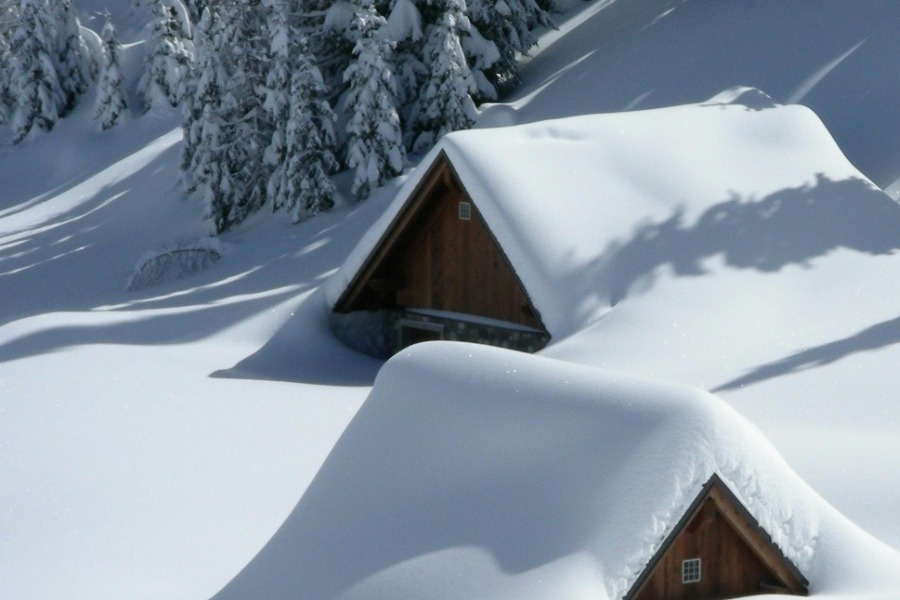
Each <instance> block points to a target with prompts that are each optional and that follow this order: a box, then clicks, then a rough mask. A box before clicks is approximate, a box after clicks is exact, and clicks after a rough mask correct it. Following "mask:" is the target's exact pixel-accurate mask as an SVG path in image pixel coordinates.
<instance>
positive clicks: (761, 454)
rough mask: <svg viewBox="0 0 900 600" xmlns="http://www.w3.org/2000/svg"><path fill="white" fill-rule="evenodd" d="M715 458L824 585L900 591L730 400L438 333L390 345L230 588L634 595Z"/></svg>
mask: <svg viewBox="0 0 900 600" xmlns="http://www.w3.org/2000/svg"><path fill="white" fill-rule="evenodd" d="M713 472H717V473H719V474H720V476H722V477H723V479H724V480H725V481H726V482H728V484H729V485H730V486H731V487H732V488H733V489H734V491H735V492H736V493H737V494H738V496H739V497H740V498H741V499H742V502H743V503H744V504H745V505H746V506H747V507H748V510H750V511H751V512H752V513H753V515H754V516H755V517H756V518H757V520H758V521H759V523H760V524H761V525H762V526H763V527H764V528H765V529H766V530H767V531H769V532H770V534H771V535H772V538H773V540H774V541H775V542H776V543H777V544H778V545H779V546H780V547H781V548H782V550H783V552H784V553H785V555H786V556H788V557H789V558H790V559H791V560H792V561H793V562H794V563H795V564H796V565H797V566H798V567H799V568H800V569H801V570H802V571H803V573H804V574H805V575H806V576H807V578H808V579H809V580H810V582H811V588H810V591H811V593H812V594H830V595H831V597H848V596H846V594H847V592H850V591H852V592H853V596H854V597H879V596H882V597H885V598H886V597H890V596H896V595H897V593H900V579H898V578H897V576H896V574H895V573H896V570H897V569H898V567H900V554H898V553H896V552H895V551H893V550H891V549H889V548H888V547H887V546H885V545H884V544H882V543H880V542H878V541H876V540H875V539H874V538H872V537H870V536H868V535H867V534H865V533H863V532H862V531H861V530H859V529H858V528H857V527H855V526H854V525H852V524H851V523H850V522H849V521H847V520H846V519H845V518H844V517H842V516H841V515H840V514H839V513H837V511H835V510H834V509H833V508H831V507H830V506H829V505H827V504H826V503H824V502H823V501H822V500H821V499H820V498H819V497H817V496H816V495H815V493H813V492H812V491H811V490H810V489H809V488H808V487H807V486H806V485H805V484H804V483H803V482H802V481H801V480H800V479H799V478H798V477H797V476H796V475H795V474H794V473H793V472H791V471H790V469H789V468H788V467H787V465H786V463H785V462H784V461H783V459H782V458H781V457H780V456H779V455H778V453H777V452H776V451H775V449H774V448H773V447H772V446H771V445H770V444H769V443H768V441H767V440H766V439H765V438H764V437H763V436H762V434H761V433H760V432H759V431H758V430H757V429H755V428H754V427H753V426H751V425H750V424H749V423H748V422H747V421H745V420H744V419H742V418H741V417H739V416H738V415H737V413H736V412H734V411H733V410H732V409H730V408H729V407H728V406H727V405H726V404H725V403H723V402H722V401H721V400H719V399H718V398H716V397H714V396H712V395H709V394H705V393H702V392H699V391H697V390H695V389H691V388H682V387H680V386H670V385H663V384H660V383H656V382H651V381H647V380H642V379H638V378H633V377H627V376H623V375H621V374H619V373H616V372H612V371H605V370H597V369H592V368H585V367H577V366H574V365H571V364H568V363H564V362H559V361H555V360H550V359H547V358H542V357H539V356H530V355H526V354H522V353H518V352H513V351H509V350H500V349H496V348H488V347H484V346H476V345H471V344H464V343H450V342H432V343H425V344H420V345H417V346H413V347H412V348H410V349H408V350H406V351H404V352H402V353H401V354H399V355H397V356H395V357H394V358H392V359H391V360H390V361H388V363H387V364H386V365H385V366H384V368H383V369H382V370H381V372H380V373H379V375H378V378H377V380H376V382H375V386H374V388H373V390H372V394H371V395H370V396H369V398H368V399H367V401H366V404H365V405H364V406H363V408H362V409H361V410H360V412H359V413H358V414H357V416H356V418H355V419H354V420H353V422H352V423H351V424H350V426H349V427H348V428H347V430H346V431H345V432H344V435H343V436H342V437H341V439H340V441H339V442H338V444H337V446H336V447H335V449H334V450H333V451H332V453H331V454H330V455H329V457H328V460H327V461H326V462H325V464H324V465H323V466H322V469H321V470H320V471H319V473H318V475H317V476H316V479H315V480H314V481H313V483H312V484H311V485H310V487H309V489H308V490H307V492H306V494H305V495H304V497H303V499H302V500H301V501H300V503H299V504H298V505H297V508H296V509H295V510H294V512H293V513H292V514H291V516H290V517H289V518H288V520H287V521H286V523H285V524H284V526H283V527H282V528H281V530H280V531H279V532H278V534H277V535H276V536H275V537H274V538H273V539H272V541H271V542H270V543H269V544H268V545H267V546H266V548H265V550H264V551H263V552H262V553H260V555H258V556H257V557H256V558H255V559H254V561H253V562H252V563H250V565H249V566H248V567H247V569H245V570H244V572H243V573H241V575H239V576H238V577H237V578H236V579H235V581H233V582H232V583H231V584H230V585H229V586H228V587H226V588H225V590H224V591H223V592H222V593H220V594H218V595H217V596H216V599H217V600H231V599H241V598H253V597H265V598H269V599H272V600H282V599H284V600H287V599H289V598H306V599H309V600H320V599H330V598H341V599H356V598H395V599H398V600H405V599H410V600H412V599H415V598H422V597H429V598H438V599H442V600H443V599H459V600H462V599H465V598H477V597H484V598H497V599H507V598H508V599H514V598H518V599H523V600H532V599H533V600H538V599H541V598H548V597H552V598H566V599H568V598H572V599H575V598H580V599H583V598H591V599H598V600H599V599H603V598H619V597H621V594H622V593H624V592H625V591H627V590H628V589H629V588H630V586H631V585H632V584H633V583H634V581H635V579H636V577H637V575H639V573H640V571H641V570H642V568H643V566H644V565H645V564H646V563H647V562H648V561H649V559H650V558H651V557H652V556H653V553H654V552H655V550H656V548H658V547H659V544H660V543H661V541H662V540H663V539H665V537H666V535H667V534H668V532H669V531H670V530H671V528H672V527H673V526H674V525H675V523H676V522H677V521H678V519H679V518H680V517H681V516H682V514H683V513H684V510H685V509H686V507H687V506H688V505H689V504H690V503H691V501H692V500H693V499H694V498H695V497H696V495H697V493H698V492H699V490H700V488H701V487H702V485H703V484H704V483H705V482H706V480H707V479H708V478H709V476H710V475H711V474H712V473H713Z"/></svg>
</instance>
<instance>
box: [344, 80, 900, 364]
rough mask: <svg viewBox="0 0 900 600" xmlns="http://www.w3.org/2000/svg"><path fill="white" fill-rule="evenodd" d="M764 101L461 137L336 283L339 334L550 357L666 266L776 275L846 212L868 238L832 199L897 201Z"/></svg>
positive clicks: (742, 98) (820, 135) (820, 137)
mask: <svg viewBox="0 0 900 600" xmlns="http://www.w3.org/2000/svg"><path fill="white" fill-rule="evenodd" d="M764 100H765V96H764V95H763V94H762V93H760V92H755V91H747V92H744V93H742V94H737V95H735V94H732V95H726V96H722V97H720V98H716V99H713V100H711V101H709V102H706V103H703V104H699V105H686V106H678V107H671V108H663V109H655V110H648V111H640V112H632V113H618V114H608V115H585V116H578V117H570V118H565V119H559V120H552V121H543V122H538V123H533V124H526V125H518V126H510V127H500V128H493V129H476V130H470V131H462V132H456V133H453V134H450V135H447V136H445V137H444V139H443V140H442V141H441V142H440V144H439V145H438V146H437V147H436V148H435V149H434V150H433V151H432V152H431V153H430V154H429V156H427V157H426V158H425V159H424V160H423V162H422V164H421V166H420V167H419V168H418V169H417V170H416V171H415V172H414V173H413V175H412V176H410V178H409V179H408V180H407V181H406V182H405V183H404V185H403V186H402V188H401V189H400V191H399V192H398V194H397V196H396V198H395V199H394V200H393V202H392V203H391V204H390V205H389V206H388V207H387V209H386V211H385V214H384V215H383V217H382V218H381V219H380V220H379V221H378V222H377V223H376V224H375V226H374V227H373V228H372V229H371V230H370V231H369V232H368V233H367V235H366V236H365V237H364V238H363V239H362V240H361V242H360V243H359V245H358V246H357V248H356V249H355V250H354V251H353V252H352V253H351V255H350V256H349V257H348V259H347V261H346V262H345V264H344V265H343V267H342V268H341V269H340V271H339V273H338V274H337V276H336V277H333V278H332V279H331V280H330V281H329V283H328V286H327V292H328V299H329V302H330V306H331V308H332V323H333V326H334V329H335V331H336V332H337V334H338V335H339V336H340V337H341V338H343V339H345V340H346V341H348V342H349V343H351V345H354V346H356V347H357V348H360V349H363V350H366V351H368V352H370V353H373V354H376V355H378V354H380V355H390V354H393V353H394V352H396V351H397V350H398V349H399V348H402V347H405V346H407V345H409V344H410V343H414V342H416V341H422V340H427V339H441V338H443V339H451V340H462V341H472V342H482V343H488V344H492V345H498V346H504V347H510V348H516V349H519V350H528V351H534V350H538V349H540V348H541V347H543V346H544V345H545V344H546V343H547V342H548V341H549V340H554V341H556V340H560V339H562V338H564V337H567V336H569V335H571V334H573V333H575V332H578V331H581V330H583V329H585V328H586V327H588V326H590V325H592V324H594V323H596V322H598V321H599V320H600V319H602V318H603V317H604V315H605V314H606V313H607V312H609V311H610V309H611V308H612V307H614V306H616V305H617V303H619V302H620V301H621V300H622V299H623V298H626V297H629V296H632V295H636V294H639V293H640V291H641V289H642V288H643V287H644V286H646V285H647V284H648V283H652V279H653V277H655V275H656V271H655V270H656V269H658V268H661V267H662V268H664V267H666V266H667V265H669V266H671V268H672V269H674V270H675V271H676V272H678V273H680V274H683V275H688V276H689V275H691V274H700V273H703V272H704V271H705V265H703V264H702V262H701V261H705V260H707V259H711V258H713V257H715V256H716V255H717V254H720V255H722V257H723V259H724V261H725V262H726V264H728V265H730V266H733V267H734V268H738V269H748V268H750V269H755V270H758V271H763V272H774V271H777V270H779V269H781V268H782V267H783V266H784V265H785V264H788V263H797V262H803V261H804V260H805V259H806V257H807V255H808V256H809V257H814V256H816V255H817V254H818V253H820V252H822V251H827V248H820V247H819V245H820V241H819V240H817V239H816V238H814V237H813V236H812V233H815V232H817V231H820V230H822V229H823V228H827V227H830V226H831V223H830V221H828V220H829V219H832V220H833V219H834V218H838V219H839V220H841V221H842V223H843V228H844V230H845V231H849V232H852V231H854V226H853V224H852V223H849V222H847V221H846V220H847V218H851V219H852V216H851V215H852V214H854V213H852V212H851V213H847V214H844V213H840V215H838V216H836V215H837V213H836V212H835V211H833V210H830V209H829V207H830V206H831V205H830V204H829V205H823V204H824V202H826V199H828V201H830V199H832V198H840V199H841V203H842V204H841V206H843V207H846V206H850V205H851V203H855V204H856V205H857V206H859V207H863V206H866V207H869V208H871V207H873V206H874V205H875V204H879V203H880V204H879V206H875V207H874V210H875V211H876V212H877V211H879V210H880V211H882V212H889V211H890V210H891V209H894V213H896V205H894V204H893V203H891V202H890V201H889V199H888V198H887V197H886V196H884V194H881V193H880V191H878V190H877V188H876V187H875V186H874V185H873V184H872V183H871V182H869V181H868V180H866V179H865V177H864V176H862V175H861V174H860V173H859V171H857V170H856V169H855V168H854V167H853V166H852V165H851V164H850V163H849V161H847V159H846V158H845V157H844V156H843V154H842V153H841V152H840V149H839V148H838V147H837V145H836V144H835V143H834V140H833V139H832V137H831V135H830V134H829V133H828V131H827V129H826V128H825V126H824V125H823V124H822V122H821V121H820V120H819V119H818V117H817V116H816V115H815V114H814V113H813V112H812V111H810V110H809V109H807V108H805V107H802V106H778V105H774V104H771V103H770V104H769V105H766V104H765V102H764ZM873 198H874V199H873ZM879 198H880V199H879ZM888 205H890V206H888ZM856 212H857V213H858V214H862V213H860V212H859V211H858V210H857V211H856ZM833 213H835V214H833ZM871 213H872V211H871V210H868V209H867V210H866V212H865V214H866V215H868V216H867V217H866V218H867V219H868V220H869V221H872V222H876V223H877V219H874V220H873V219H871V218H870V217H871V216H872V214H871ZM772 214H780V215H782V216H783V217H784V216H788V217H790V221H789V222H790V223H794V222H796V221H803V220H804V219H808V220H809V222H813V221H817V225H816V226H813V227H805V226H803V225H801V223H797V226H799V227H802V228H803V229H804V230H807V231H809V232H811V234H810V235H809V236H806V237H801V238H798V237H797V235H796V234H797V232H796V231H787V230H784V231H782V230H780V229H779V227H784V226H785V223H786V220H785V219H784V218H782V219H778V220H772V219H769V217H770V216H771V215H772ZM892 214H893V213H892ZM869 225H871V223H869ZM871 239H872V240H879V239H882V237H881V236H873V237H872V238H871ZM827 242H828V243H832V242H833V240H830V239H829V240H827ZM822 243H824V242H822ZM851 243H856V242H853V240H851ZM860 243H861V244H862V245H863V246H866V244H870V245H871V244H873V243H876V242H874V241H873V242H866V241H862V242H860ZM862 249H864V250H866V251H871V252H881V251H886V250H889V248H871V249H870V248H868V247H866V248H862Z"/></svg>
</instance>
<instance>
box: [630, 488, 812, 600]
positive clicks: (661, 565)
mask: <svg viewBox="0 0 900 600" xmlns="http://www.w3.org/2000/svg"><path fill="white" fill-rule="evenodd" d="M696 558H699V559H700V561H701V563H700V569H701V575H700V581H698V582H694V583H684V582H683V581H682V561H684V560H688V559H696ZM806 586H807V581H806V580H805V579H804V578H803V576H802V574H800V572H799V571H797V569H796V567H794V566H793V565H792V564H791V563H790V561H788V560H787V559H786V558H785V557H784V556H783V555H782V554H781V552H780V550H778V548H777V547H775V546H774V544H772V542H771V540H770V539H769V538H768V535H767V534H765V532H763V531H762V530H761V529H760V528H759V526H758V524H757V523H756V521H755V520H754V519H753V517H752V516H750V515H749V513H747V512H746V509H744V508H743V506H741V505H740V502H739V501H738V500H737V498H735V497H734V495H733V494H732V493H731V492H730V491H729V490H728V489H727V488H726V487H725V484H724V483H722V482H721V480H720V479H719V478H718V477H716V476H714V477H713V479H711V480H710V483H708V484H707V485H706V486H705V487H704V490H703V492H701V494H700V496H699V497H698V499H697V501H695V503H694V504H693V505H692V507H691V508H690V509H689V510H688V512H687V514H686V515H685V518H684V519H682V521H681V522H680V523H679V525H678V526H676V528H675V530H674V531H673V532H672V534H671V535H670V537H669V538H668V539H667V540H666V542H665V543H664V544H663V546H662V547H661V548H660V550H659V551H658V553H657V555H656V556H655V557H654V559H653V560H652V561H651V562H650V564H649V565H648V566H647V570H646V571H645V572H644V574H643V575H642V576H641V577H640V578H639V579H638V581H637V582H636V583H635V585H634V587H633V588H632V589H631V591H629V593H628V594H626V595H625V599H626V600H714V599H725V598H737V597H741V596H752V595H756V594H775V593H782V594H794V595H804V596H805V595H806V594H807V588H806Z"/></svg>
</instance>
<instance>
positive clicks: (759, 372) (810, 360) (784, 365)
mask: <svg viewBox="0 0 900 600" xmlns="http://www.w3.org/2000/svg"><path fill="white" fill-rule="evenodd" d="M897 343H900V317H897V318H895V319H891V320H889V321H884V322H882V323H878V324H877V325H873V326H871V327H868V328H866V329H864V330H862V331H860V332H858V333H855V334H853V335H851V336H848V337H846V338H844V339H842V340H837V341H834V342H829V343H827V344H822V345H821V346H816V347H815V348H809V349H807V350H804V351H802V352H798V353H796V354H793V355H791V356H788V357H785V358H782V359H781V360H777V361H775V362H772V363H769V364H767V365H762V366H759V367H757V368H756V369H754V370H753V371H751V372H750V373H747V374H746V375H744V376H742V377H738V378H737V379H733V380H731V381H729V382H727V383H723V384H722V385H720V386H719V387H717V388H715V389H714V390H712V391H713V392H714V393H718V392H725V391H728V390H734V389H738V388H742V387H745V386H749V385H753V384H754V383H759V382H762V381H766V380H768V379H775V378H776V377H781V376H783V375H790V374H791V373H797V372H799V371H804V370H806V369H812V368H815V367H820V366H823V365H827V364H831V363H833V362H836V361H838V360H841V359H842V358H846V357H848V356H851V355H853V354H857V353H859V352H867V351H871V350H878V349H880V348H885V347H887V346H892V345H893V344H897Z"/></svg>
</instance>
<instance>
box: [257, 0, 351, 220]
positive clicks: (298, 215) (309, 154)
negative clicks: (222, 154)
mask: <svg viewBox="0 0 900 600" xmlns="http://www.w3.org/2000/svg"><path fill="white" fill-rule="evenodd" d="M266 2H267V4H269V5H270V7H271V12H270V18H269V33H270V37H271V47H270V52H271V60H270V65H269V73H268V76H267V78H266V87H265V100H264V102H263V108H264V109H265V110H266V114H267V115H268V118H269V120H270V121H271V123H272V136H271V141H270V144H269V147H268V148H267V149H266V155H265V156H266V164H267V166H269V167H270V168H271V169H272V171H271V174H270V175H269V179H268V185H267V192H268V196H269V199H270V200H271V201H272V205H273V208H274V209H276V210H278V209H280V208H284V209H285V210H287V211H289V212H290V213H291V217H292V219H293V220H294V222H297V221H300V220H301V219H304V218H306V217H308V216H311V215H314V214H316V213H318V212H321V211H323V210H327V209H329V208H331V207H332V206H333V204H334V200H333V197H334V192H335V189H334V184H333V182H332V181H331V179H330V177H329V175H330V173H332V172H333V171H335V170H336V169H337V166H338V165H337V161H336V160H335V158H334V146H335V135H334V113H333V112H332V110H331V107H330V105H329V104H328V100H327V98H328V90H327V89H326V87H325V84H324V81H323V79H322V74H321V72H320V71H319V69H318V67H317V66H316V64H315V61H314V58H313V57H312V55H311V54H310V50H309V43H308V41H307V39H306V37H305V36H303V35H302V34H299V33H298V32H297V31H296V29H293V28H291V27H290V26H289V24H288V17H287V2H286V1H285V0H266Z"/></svg>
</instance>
